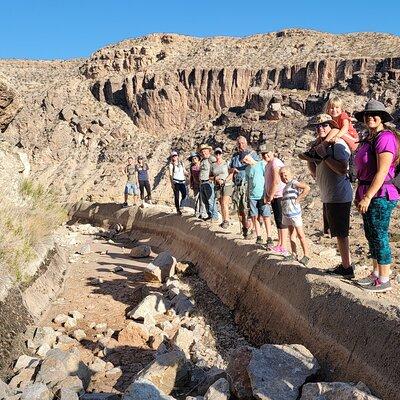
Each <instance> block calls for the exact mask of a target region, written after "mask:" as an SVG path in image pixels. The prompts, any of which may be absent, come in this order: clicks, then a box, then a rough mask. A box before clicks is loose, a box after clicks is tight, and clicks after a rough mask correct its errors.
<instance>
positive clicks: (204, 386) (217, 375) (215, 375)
mask: <svg viewBox="0 0 400 400" xmlns="http://www.w3.org/2000/svg"><path fill="white" fill-rule="evenodd" d="M198 369H199V370H201V368H198ZM192 376H193V373H192ZM221 378H225V379H226V378H227V375H226V372H225V371H224V370H223V369H220V368H218V367H212V368H210V369H209V370H208V371H207V372H205V373H204V375H202V379H201V382H199V385H198V386H197V393H198V394H200V395H205V394H206V392H207V390H208V388H209V387H210V386H211V385H212V384H213V383H215V382H216V381H218V380H219V379H221Z"/></svg>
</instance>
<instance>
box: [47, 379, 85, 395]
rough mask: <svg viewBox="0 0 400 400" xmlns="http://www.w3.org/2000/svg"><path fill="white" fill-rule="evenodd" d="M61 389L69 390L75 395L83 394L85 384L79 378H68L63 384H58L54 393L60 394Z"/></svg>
mask: <svg viewBox="0 0 400 400" xmlns="http://www.w3.org/2000/svg"><path fill="white" fill-rule="evenodd" d="M61 389H69V390H72V391H73V392H75V393H78V394H82V393H83V383H82V381H81V380H80V379H79V377H77V376H76V375H75V376H68V377H67V378H65V379H64V380H62V381H61V382H59V383H57V385H55V386H54V388H53V391H54V392H55V393H57V392H59V391H60V390H61Z"/></svg>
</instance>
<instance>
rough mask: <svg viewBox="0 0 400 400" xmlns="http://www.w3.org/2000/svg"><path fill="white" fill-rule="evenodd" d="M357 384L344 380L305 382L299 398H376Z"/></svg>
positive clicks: (338, 399) (375, 399)
mask: <svg viewBox="0 0 400 400" xmlns="http://www.w3.org/2000/svg"><path fill="white" fill-rule="evenodd" d="M358 386H359V385H353V384H350V383H344V382H317V383H306V384H305V385H304V386H303V387H302V391H301V393H302V395H301V397H300V400H319V399H335V400H348V399H352V400H378V399H377V397H375V396H372V395H371V392H370V391H369V389H368V388H366V387H365V386H364V387H362V388H360V387H358ZM362 389H365V390H362Z"/></svg>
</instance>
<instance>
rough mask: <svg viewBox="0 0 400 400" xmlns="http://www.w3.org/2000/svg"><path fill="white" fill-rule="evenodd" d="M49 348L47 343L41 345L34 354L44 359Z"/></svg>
mask: <svg viewBox="0 0 400 400" xmlns="http://www.w3.org/2000/svg"><path fill="white" fill-rule="evenodd" d="M50 349H51V347H50V346H49V345H48V344H47V343H43V344H42V345H41V346H40V347H39V348H38V350H37V352H36V354H37V355H38V356H40V357H46V354H47V352H48V351H49V350H50Z"/></svg>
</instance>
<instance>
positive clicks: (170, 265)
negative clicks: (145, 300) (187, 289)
mask: <svg viewBox="0 0 400 400" xmlns="http://www.w3.org/2000/svg"><path fill="white" fill-rule="evenodd" d="M175 265H176V258H175V257H173V256H172V255H171V253H170V252H169V251H163V252H162V253H160V254H159V255H158V256H157V257H156V258H155V259H154V260H153V262H151V263H149V264H148V265H147V266H146V269H145V270H144V271H143V272H144V278H145V280H146V281H149V282H162V283H163V282H165V281H166V280H167V279H168V278H169V277H170V276H173V275H175Z"/></svg>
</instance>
